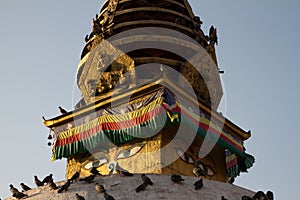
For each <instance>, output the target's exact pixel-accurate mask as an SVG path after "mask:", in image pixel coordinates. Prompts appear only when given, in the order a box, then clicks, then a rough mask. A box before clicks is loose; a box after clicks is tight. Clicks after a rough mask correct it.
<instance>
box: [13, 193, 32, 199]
mask: <svg viewBox="0 0 300 200" xmlns="http://www.w3.org/2000/svg"><path fill="white" fill-rule="evenodd" d="M12 196H13V197H15V198H17V199H22V198H24V197H28V195H27V194H24V193H23V192H16V193H14V194H13V195H12Z"/></svg>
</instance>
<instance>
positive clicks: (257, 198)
mask: <svg viewBox="0 0 300 200" xmlns="http://www.w3.org/2000/svg"><path fill="white" fill-rule="evenodd" d="M253 199H254V200H266V199H267V197H266V195H265V193H264V192H263V191H258V192H256V193H255V194H254V196H253Z"/></svg>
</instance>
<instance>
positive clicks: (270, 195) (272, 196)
mask: <svg viewBox="0 0 300 200" xmlns="http://www.w3.org/2000/svg"><path fill="white" fill-rule="evenodd" d="M266 196H267V199H268V200H274V194H273V192H271V191H268V192H267V194H266Z"/></svg>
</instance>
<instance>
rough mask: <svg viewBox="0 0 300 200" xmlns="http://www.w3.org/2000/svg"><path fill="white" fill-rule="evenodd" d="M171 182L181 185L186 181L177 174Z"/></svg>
mask: <svg viewBox="0 0 300 200" xmlns="http://www.w3.org/2000/svg"><path fill="white" fill-rule="evenodd" d="M171 180H172V181H173V182H174V183H181V182H182V181H184V179H183V178H182V177H181V176H180V175H177V174H172V176H171Z"/></svg>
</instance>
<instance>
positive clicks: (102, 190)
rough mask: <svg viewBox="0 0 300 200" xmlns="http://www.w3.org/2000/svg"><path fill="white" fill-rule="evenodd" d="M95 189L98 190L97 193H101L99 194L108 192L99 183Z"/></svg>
mask: <svg viewBox="0 0 300 200" xmlns="http://www.w3.org/2000/svg"><path fill="white" fill-rule="evenodd" d="M95 189H96V191H97V192H99V193H105V192H106V190H105V188H104V186H103V185H100V184H99V183H96V184H95Z"/></svg>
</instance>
